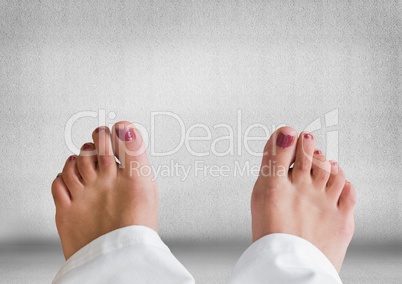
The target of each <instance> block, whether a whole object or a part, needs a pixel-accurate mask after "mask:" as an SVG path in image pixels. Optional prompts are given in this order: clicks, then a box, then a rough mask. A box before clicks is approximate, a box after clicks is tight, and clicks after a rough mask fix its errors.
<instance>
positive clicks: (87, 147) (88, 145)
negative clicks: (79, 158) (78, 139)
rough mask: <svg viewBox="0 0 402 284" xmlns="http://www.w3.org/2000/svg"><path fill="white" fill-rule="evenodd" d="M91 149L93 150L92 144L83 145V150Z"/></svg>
mask: <svg viewBox="0 0 402 284" xmlns="http://www.w3.org/2000/svg"><path fill="white" fill-rule="evenodd" d="M91 148H92V144H91V143H85V144H84V145H82V150H89V149H91Z"/></svg>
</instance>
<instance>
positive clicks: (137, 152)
mask: <svg viewBox="0 0 402 284" xmlns="http://www.w3.org/2000/svg"><path fill="white" fill-rule="evenodd" d="M92 138H93V141H94V143H86V144H84V145H83V146H82V148H81V152H80V155H79V156H71V157H69V158H68V159H67V161H66V164H65V166H64V169H63V172H62V174H61V175H59V176H58V177H57V178H56V179H55V180H54V182H53V184H52V194H53V198H54V201H55V204H56V226H57V230H58V232H59V235H60V239H61V243H62V247H63V252H64V256H65V258H66V259H68V258H70V257H71V256H72V255H73V254H74V253H75V252H77V251H78V250H79V249H80V248H82V247H83V246H85V245H86V244H88V243H90V242H91V241H92V240H94V239H96V238H98V237H99V236H101V235H104V234H106V233H108V232H111V231H113V230H116V229H118V228H122V227H125V226H130V225H143V226H147V227H149V228H151V229H154V230H155V231H157V230H158V191H157V186H156V184H155V182H154V181H153V180H152V176H150V175H147V176H141V175H140V174H139V173H140V171H138V169H139V167H149V164H148V158H147V155H146V153H145V149H144V146H143V140H142V137H141V136H140V134H139V132H138V130H136V129H135V128H134V126H133V125H132V124H131V123H129V122H124V121H123V122H119V123H116V124H115V125H114V126H113V129H112V133H110V130H109V129H108V128H107V127H99V128H97V129H95V131H94V132H93V133H92ZM115 156H116V157H117V158H119V160H120V161H121V166H119V165H118V164H117V163H116V161H115ZM144 172H146V171H145V170H144Z"/></svg>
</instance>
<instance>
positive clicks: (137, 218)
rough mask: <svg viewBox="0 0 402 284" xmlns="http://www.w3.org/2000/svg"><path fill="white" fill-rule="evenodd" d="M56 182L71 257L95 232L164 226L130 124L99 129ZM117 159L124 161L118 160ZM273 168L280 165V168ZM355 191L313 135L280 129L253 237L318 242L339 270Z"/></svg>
mask: <svg viewBox="0 0 402 284" xmlns="http://www.w3.org/2000/svg"><path fill="white" fill-rule="evenodd" d="M92 138H93V143H86V144H84V145H83V146H82V148H81V152H80V154H79V156H70V157H69V158H68V159H67V161H66V164H65V166H64V168H63V171H62V173H61V174H59V175H58V176H57V178H56V179H55V180H54V182H53V184H52V194H53V198H54V201H55V204H56V226H57V230H58V233H59V235H60V239H61V243H62V247H63V252H64V256H65V258H66V259H68V258H70V257H71V256H72V255H73V254H74V253H75V252H77V251H78V250H79V249H80V248H82V247H83V246H85V245H86V244H88V243H90V242H91V241H92V240H94V239H96V238H97V237H99V236H101V235H104V234H106V233H108V232H111V231H113V230H115V229H118V228H121V227H125V226H129V225H143V226H147V227H149V228H152V229H154V230H155V231H157V230H158V191H157V186H156V183H155V182H154V181H153V179H152V177H150V176H146V177H144V176H141V175H138V174H136V173H137V172H138V171H133V165H134V166H135V167H141V166H149V164H148V159H147V156H146V153H145V151H144V148H143V143H142V142H143V140H142V138H141V136H140V133H139V132H138V131H137V130H136V129H135V127H134V126H133V125H132V124H131V123H129V122H124V121H123V122H119V123H116V124H115V125H114V126H113V128H112V130H111V131H110V130H109V129H108V128H107V127H99V128H97V129H95V131H94V132H93V134H92ZM115 157H117V158H118V159H119V160H120V162H121V164H122V166H119V164H118V163H116V160H115ZM272 165H275V166H274V167H273V166H272ZM292 165H293V166H292ZM354 204H355V191H354V189H353V187H352V185H351V184H350V183H349V182H347V181H346V179H345V176H344V173H343V171H342V170H341V168H340V167H339V166H338V164H337V163H336V162H335V161H327V160H326V158H325V156H324V155H322V153H321V152H320V151H319V150H317V149H316V141H315V139H314V136H313V135H312V134H310V133H305V132H303V133H301V134H300V135H299V136H298V135H297V132H296V131H295V130H294V129H293V128H290V127H283V128H280V129H278V130H277V131H276V132H275V133H273V135H272V136H271V138H270V139H269V140H268V142H267V144H266V146H265V149H264V156H263V160H262V165H261V171H260V176H259V178H258V179H257V181H256V183H255V186H254V190H253V193H252V198H251V212H252V234H253V236H252V237H253V241H256V240H258V239H259V238H261V237H263V236H266V235H268V234H272V233H288V234H292V235H296V236H299V237H301V238H304V239H306V240H308V241H309V242H311V243H312V244H314V245H315V246H316V247H318V248H319V249H320V250H321V251H322V252H323V253H324V254H325V255H326V256H327V258H328V259H329V260H330V261H331V263H332V264H333V265H334V267H335V268H336V269H337V270H338V271H339V270H340V268H341V266H342V262H343V259H344V257H345V253H346V250H347V247H348V245H349V243H350V241H351V239H352V235H353V232H354V217H353V210H354Z"/></svg>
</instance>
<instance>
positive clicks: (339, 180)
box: [327, 160, 345, 201]
mask: <svg viewBox="0 0 402 284" xmlns="http://www.w3.org/2000/svg"><path fill="white" fill-rule="evenodd" d="M329 163H330V165H331V175H330V177H329V180H328V182H327V193H328V195H330V196H331V197H332V198H333V199H334V200H336V201H337V200H338V199H339V195H340V194H341V192H342V189H343V187H344V185H345V174H344V173H343V170H342V169H341V168H340V167H339V165H338V163H337V162H336V161H332V160H331V161H329Z"/></svg>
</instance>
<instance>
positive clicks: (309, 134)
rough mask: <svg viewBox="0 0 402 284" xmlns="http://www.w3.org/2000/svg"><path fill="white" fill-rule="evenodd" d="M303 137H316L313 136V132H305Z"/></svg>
mask: <svg viewBox="0 0 402 284" xmlns="http://www.w3.org/2000/svg"><path fill="white" fill-rule="evenodd" d="M303 137H304V138H305V139H311V140H313V139H314V136H313V134H311V133H304V135H303Z"/></svg>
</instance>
